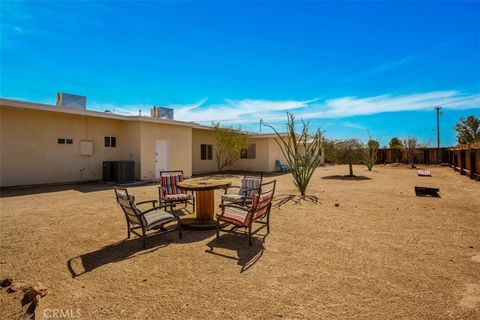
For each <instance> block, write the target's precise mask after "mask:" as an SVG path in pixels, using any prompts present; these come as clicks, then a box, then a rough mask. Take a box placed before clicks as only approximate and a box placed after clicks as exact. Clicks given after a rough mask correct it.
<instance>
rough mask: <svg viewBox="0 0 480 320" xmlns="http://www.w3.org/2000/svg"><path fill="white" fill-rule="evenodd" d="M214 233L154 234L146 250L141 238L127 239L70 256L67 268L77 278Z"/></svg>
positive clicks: (201, 238)
mask: <svg viewBox="0 0 480 320" xmlns="http://www.w3.org/2000/svg"><path fill="white" fill-rule="evenodd" d="M214 233H215V231H214V230H202V231H195V232H184V233H183V239H175V240H172V238H171V236H167V235H163V236H162V235H159V236H153V237H150V238H148V239H147V249H145V250H143V249H142V242H141V239H140V238H131V239H125V240H122V241H119V242H116V243H114V244H111V245H108V246H105V247H103V248H100V249H98V250H96V251H92V252H88V253H85V254H82V255H80V256H77V257H73V258H70V259H69V260H68V261H67V268H68V270H69V271H70V274H71V275H72V278H76V277H78V276H81V275H83V274H85V273H87V272H90V271H93V270H95V269H97V268H99V267H101V266H104V265H107V264H110V263H116V262H120V261H124V260H128V259H132V258H135V257H138V256H140V255H144V254H149V253H152V252H154V251H157V250H159V249H161V248H164V247H167V246H168V245H169V244H171V243H191V242H198V241H201V240H204V239H207V238H209V237H211V236H212V235H213V234H214ZM170 235H176V233H171V234H170Z"/></svg>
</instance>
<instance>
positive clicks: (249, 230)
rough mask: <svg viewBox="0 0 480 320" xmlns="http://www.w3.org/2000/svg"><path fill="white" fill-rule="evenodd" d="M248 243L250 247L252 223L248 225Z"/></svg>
mask: <svg viewBox="0 0 480 320" xmlns="http://www.w3.org/2000/svg"><path fill="white" fill-rule="evenodd" d="M248 245H249V246H250V247H251V246H252V245H253V244H252V225H251V224H250V226H249V227H248Z"/></svg>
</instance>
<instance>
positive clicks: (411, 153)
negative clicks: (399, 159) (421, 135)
mask: <svg viewBox="0 0 480 320" xmlns="http://www.w3.org/2000/svg"><path fill="white" fill-rule="evenodd" d="M403 149H405V151H406V153H407V157H408V163H410V165H411V167H412V169H413V168H415V155H416V153H417V138H415V137H407V138H405V139H403Z"/></svg>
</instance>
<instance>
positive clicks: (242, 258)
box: [205, 233, 265, 273]
mask: <svg viewBox="0 0 480 320" xmlns="http://www.w3.org/2000/svg"><path fill="white" fill-rule="evenodd" d="M264 241H265V236H262V239H260V238H259V237H253V238H252V242H253V244H252V246H251V247H250V246H249V245H248V238H247V237H246V236H242V235H238V234H228V233H227V234H222V235H221V236H220V238H215V239H213V240H212V241H210V242H209V243H207V246H208V248H209V249H208V250H205V252H207V253H209V254H213V255H216V256H220V257H224V258H227V259H231V260H236V261H237V264H238V265H239V266H241V269H240V273H242V272H245V271H247V270H248V269H250V268H251V267H253V265H254V264H255V263H256V262H257V261H258V260H259V259H260V258H261V257H262V255H263V251H264V250H265V247H264V245H263V243H264ZM215 249H221V250H222V251H225V250H228V251H236V253H237V254H236V257H235V256H233V255H228V254H224V253H220V252H215V251H214V250H215Z"/></svg>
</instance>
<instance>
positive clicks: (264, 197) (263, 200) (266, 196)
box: [252, 191, 273, 219]
mask: <svg viewBox="0 0 480 320" xmlns="http://www.w3.org/2000/svg"><path fill="white" fill-rule="evenodd" d="M272 196H273V191H269V192H265V193H262V194H260V195H259V194H256V195H254V196H253V201H252V208H254V209H255V212H254V214H255V215H254V217H255V219H258V218H260V217H262V216H263V215H264V214H265V213H266V211H267V208H268V205H269V204H270V202H271V201H272Z"/></svg>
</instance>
